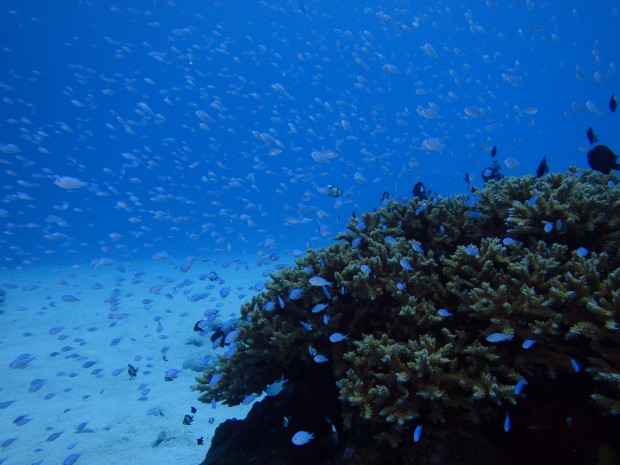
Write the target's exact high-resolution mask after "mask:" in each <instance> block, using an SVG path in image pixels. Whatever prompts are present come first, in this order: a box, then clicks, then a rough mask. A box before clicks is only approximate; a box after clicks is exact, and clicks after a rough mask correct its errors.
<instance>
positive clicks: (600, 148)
mask: <svg viewBox="0 0 620 465" xmlns="http://www.w3.org/2000/svg"><path fill="white" fill-rule="evenodd" d="M617 160H618V155H616V154H615V153H613V152H612V151H611V150H610V148H609V147H607V146H606V145H597V146H595V147H594V148H593V149H592V150H590V151H589V152H588V165H590V168H592V169H593V170H596V171H600V172H601V173H604V174H609V173H610V172H611V170H620V165H619V164H618V163H617Z"/></svg>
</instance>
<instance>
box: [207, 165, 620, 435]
mask: <svg viewBox="0 0 620 465" xmlns="http://www.w3.org/2000/svg"><path fill="white" fill-rule="evenodd" d="M616 182H617V179H616V178H615V177H614V176H613V175H611V176H606V175H603V174H600V173H596V172H583V171H579V170H577V169H571V170H569V172H567V173H558V174H550V175H546V176H544V177H542V178H540V179H536V178H535V177H533V176H525V177H522V178H505V179H503V180H501V181H499V182H496V183H490V184H489V185H487V186H486V187H485V188H484V189H482V190H478V191H476V192H474V193H472V195H470V196H457V197H454V198H451V199H440V198H431V199H430V200H420V199H414V200H412V201H410V202H407V203H398V202H395V201H389V202H387V203H385V204H384V205H383V206H382V207H381V208H380V209H378V210H376V211H375V212H372V213H366V214H364V215H363V216H362V217H361V218H353V219H351V221H350V222H349V225H348V231H346V232H344V233H342V234H340V235H339V236H338V237H337V241H338V242H337V243H335V244H334V245H332V246H330V247H328V248H326V249H321V250H317V251H313V250H310V251H308V253H307V254H306V255H305V256H304V257H303V258H301V259H299V260H298V261H297V263H296V264H295V266H293V267H290V268H287V269H284V270H282V271H281V272H278V273H277V274H275V275H273V276H272V281H271V282H270V283H269V284H268V285H267V286H266V290H265V291H264V292H263V293H262V294H260V295H258V296H256V297H254V298H253V299H252V301H251V302H249V303H247V304H245V305H244V306H243V307H242V320H243V323H242V324H241V325H240V328H239V329H240V332H239V336H238V340H237V344H238V347H237V350H236V352H235V353H234V354H233V355H232V357H230V358H229V359H225V358H224V357H222V358H221V360H220V363H219V365H218V366H216V367H214V368H212V369H210V370H208V372H206V373H205V375H204V377H202V378H201V379H199V383H200V384H199V385H198V386H197V389H198V390H200V391H202V395H201V399H202V400H205V401H206V400H210V399H212V398H215V399H216V400H224V401H225V402H227V403H229V404H237V403H240V402H241V401H242V399H243V398H244V397H245V396H247V395H249V394H252V393H260V392H262V391H264V389H265V387H266V386H267V385H268V384H270V383H272V382H274V381H275V380H279V379H280V378H281V376H282V374H285V376H286V377H291V378H293V376H294V375H293V373H291V372H290V368H291V366H292V364H294V363H300V362H301V363H304V364H308V365H310V364H314V363H316V361H315V358H314V356H315V355H316V354H320V355H322V356H324V357H326V358H327V359H328V361H327V362H325V363H328V364H330V366H331V368H332V370H333V374H334V378H335V379H336V380H337V386H338V389H339V392H340V400H341V406H342V413H343V424H344V429H345V431H346V430H347V429H349V430H350V429H353V428H355V429H357V430H359V429H363V430H365V431H368V432H370V433H372V434H373V437H374V438H375V439H376V441H377V442H378V443H379V444H389V445H391V446H398V445H399V444H402V443H404V442H405V443H410V442H411V441H412V439H411V437H412V436H411V435H412V432H413V430H414V428H415V427H416V425H418V424H421V425H424V435H425V437H429V436H430V437H435V438H441V437H442V436H444V435H446V434H447V433H449V432H450V431H451V430H453V429H455V428H461V429H463V428H465V429H466V428H468V427H469V426H471V425H478V424H480V423H481V422H486V423H492V424H496V425H497V429H498V430H500V429H502V425H503V424H504V421H505V420H504V418H505V417H506V413H507V412H519V408H520V404H521V403H522V401H523V400H524V399H526V398H527V396H528V389H529V388H530V386H531V385H532V384H536V383H538V384H539V385H542V384H546V385H548V386H552V385H553V383H557V382H558V379H559V378H560V377H561V379H562V383H563V385H562V386H559V385H558V386H556V387H555V389H558V390H559V389H562V390H569V391H570V387H571V384H575V385H577V384H579V386H581V387H580V388H579V389H575V391H574V392H575V395H578V396H581V397H583V398H582V399H579V401H580V402H581V401H582V402H586V403H591V405H592V406H593V407H596V408H597V409H598V411H599V413H600V414H602V415H605V414H611V415H617V414H619V413H620V336H619V334H618V320H619V313H620V295H619V294H620V255H619V252H618V249H619V246H620V188H618V187H617V186H616V184H615V183H616ZM313 276H319V277H322V278H324V279H325V280H327V281H328V282H331V283H333V286H325V287H321V286H313V285H311V284H310V283H309V279H310V278H311V277H313ZM294 289H300V290H302V291H303V292H302V294H301V297H300V298H298V299H295V300H292V299H290V298H289V293H290V291H292V290H294ZM319 303H323V304H327V306H326V308H325V309H324V310H322V311H318V312H316V313H313V312H312V311H311V309H313V307H314V306H315V305H316V304H319ZM282 307H284V308H282ZM300 322H302V323H306V324H307V325H310V326H309V327H308V326H307V325H306V327H304V325H302V324H300ZM334 333H338V334H339V335H343V336H346V339H344V340H343V341H341V342H336V343H334V342H331V341H330V336H332V335H333V334H334ZM216 373H218V374H221V375H222V376H221V378H220V380H219V382H217V383H211V384H209V381H210V379H211V377H212V375H213V374H216ZM523 380H525V381H523ZM292 381H293V382H297V383H301V382H303V380H300V379H292ZM526 382H527V383H528V385H526ZM583 386H586V388H583ZM551 391H553V389H551ZM506 418H507V417H506ZM507 421H508V420H507V419H506V422H507ZM504 426H506V425H504ZM423 439H424V438H423Z"/></svg>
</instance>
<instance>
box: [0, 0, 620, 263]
mask: <svg viewBox="0 0 620 465" xmlns="http://www.w3.org/2000/svg"><path fill="white" fill-rule="evenodd" d="M93 3H94V4H91V3H88V2H79V3H77V4H76V3H75V2H44V1H39V2H35V1H33V2H27V3H24V2H18V1H8V2H4V4H3V9H2V11H1V12H0V17H1V19H0V20H1V22H2V25H3V26H2V28H1V32H0V58H1V60H2V67H1V68H0V83H2V85H1V86H0V93H1V95H2V98H3V101H2V103H1V104H0V105H1V107H0V108H1V112H0V143H1V144H3V145H2V146H0V147H1V149H2V151H0V169H1V171H0V172H1V176H2V185H3V188H4V190H3V191H2V194H1V195H2V203H1V204H0V209H1V211H0V227H1V228H2V230H3V235H2V236H1V238H0V250H1V253H2V258H3V264H2V266H3V267H6V268H15V267H20V266H24V265H26V266H30V265H32V264H36V263H52V264H53V263H85V262H86V263H88V262H90V261H91V260H93V259H97V258H101V257H109V258H113V259H115V260H119V261H124V260H132V259H140V258H144V257H149V256H150V255H151V254H153V253H156V252H159V251H162V250H165V251H167V252H169V253H171V254H173V255H178V256H180V257H183V256H186V255H196V256H199V257H209V256H214V255H216V254H225V255H232V256H241V255H249V256H250V257H251V259H252V260H254V259H257V258H258V257H259V255H257V254H256V252H257V251H259V250H260V251H262V253H271V252H274V251H277V252H280V253H284V254H286V250H287V249H302V250H303V249H304V248H305V247H307V246H315V245H325V244H328V243H329V242H330V240H331V239H332V237H333V235H334V234H335V233H337V232H338V231H339V230H341V229H342V228H344V225H345V223H346V219H347V218H348V217H349V216H350V215H351V213H352V212H353V211H356V212H357V213H360V212H362V211H364V210H367V209H372V208H375V207H376V206H377V205H379V204H380V198H381V195H382V193H383V191H389V192H390V193H391V194H392V195H393V196H400V197H406V196H410V195H411V187H412V186H413V184H414V183H415V182H416V181H418V180H422V181H423V182H424V183H425V184H426V186H427V188H428V189H430V190H432V191H433V192H436V193H438V194H440V195H442V196H447V195H452V194H457V193H464V192H467V189H468V186H467V185H466V183H465V181H464V177H465V173H469V174H472V175H475V177H476V178H475V180H474V184H477V185H480V183H481V180H480V172H481V171H482V169H483V168H484V167H485V166H488V165H489V164H490V162H491V159H490V154H489V150H490V148H491V147H492V146H493V145H496V146H497V147H498V159H499V161H500V162H502V166H503V160H505V159H506V158H508V157H514V158H516V159H517V160H518V161H519V162H520V166H519V167H518V168H517V169H516V170H514V171H509V170H508V169H507V168H505V167H503V170H504V172H505V174H510V175H522V174H526V173H533V172H534V171H535V169H536V167H537V165H538V163H539V161H540V159H541V158H542V156H543V155H546V156H547V160H548V163H549V165H550V168H551V170H553V171H559V170H565V169H566V168H567V167H568V166H569V165H577V166H580V167H583V168H587V163H586V161H585V152H586V151H587V148H588V145H589V144H588V141H587V139H586V137H585V131H586V129H587V128H588V127H590V126H592V127H593V128H594V131H595V133H596V134H597V135H598V136H599V137H600V139H601V142H602V143H605V144H607V145H609V146H610V147H611V148H612V149H613V150H615V151H618V150H620V149H619V147H620V140H619V139H618V136H617V131H616V130H615V129H616V128H617V127H618V118H619V117H620V116H619V115H618V114H613V113H611V112H610V111H609V107H608V102H609V98H610V96H611V95H612V94H613V93H616V94H620V90H619V89H620V87H619V86H618V75H617V71H616V68H615V63H617V62H618V61H619V60H618V51H617V43H620V33H619V32H618V27H617V24H618V11H617V7H616V6H615V5H614V2H613V1H599V2H597V4H596V8H594V7H588V6H587V5H585V4H583V2H577V1H564V2H561V3H558V2H553V3H543V2H537V1H534V2H524V1H518V2H501V1H498V2H490V1H489V2H486V3H482V2H479V4H476V5H477V6H473V4H472V5H468V6H463V5H462V4H461V3H458V2H449V1H446V2H403V1H401V2H381V3H378V4H377V3H376V2H359V1H333V2H288V3H284V2H282V3H273V4H269V3H266V2H195V1H191V2H190V1H187V2H184V1H180V2H159V1H158V2H152V3H151V2H148V3H147V2H143V1H136V2H121V3H119V4H118V5H117V6H115V7H110V5H109V4H108V5H102V4H100V2H93ZM129 5H133V6H129ZM594 10H596V11H594ZM427 43H430V44H432V46H433V48H434V49H435V51H436V53H437V58H431V57H429V56H427V55H426V54H424V52H423V50H422V46H423V45H424V44H427ZM386 65H393V66H395V67H396V68H397V69H398V71H399V72H398V73H392V72H389V71H387V70H386V69H385V68H386ZM595 73H598V74H596V75H595ZM503 76H510V77H511V78H513V79H514V80H515V81H516V82H517V84H516V85H512V84H510V83H509V82H507V81H506V80H505V79H504V78H503ZM276 85H281V86H283V88H284V89H285V90H286V91H285V92H281V91H278V90H277V86H276ZM416 89H418V91H417V92H416ZM588 101H591V102H593V104H595V105H596V106H597V107H598V108H599V109H600V113H599V114H597V113H595V112H592V111H590V110H588V109H587V108H586V102H588ZM143 103H144V104H146V105H148V107H149V108H150V109H151V110H152V112H153V115H150V114H147V113H145V112H144V108H145V107H144V106H143V105H142V104H143ZM429 105H436V108H437V114H438V115H439V117H438V118H437V119H432V120H431V119H425V118H423V117H422V116H420V115H418V114H417V113H416V108H418V106H420V107H422V108H428V107H429ZM141 106H142V109H141V108H140V107H141ZM470 106H477V107H479V108H481V109H482V110H483V112H484V116H482V117H480V118H470V117H468V116H466V114H465V112H464V109H465V108H466V107H470ZM527 107H535V108H536V109H537V113H535V114H532V115H530V114H527V113H524V112H523V110H524V109H525V108H527ZM197 110H202V111H205V112H206V113H207V114H208V115H209V116H210V118H211V119H212V121H211V122H207V123H206V124H207V125H208V127H209V130H208V131H205V130H203V129H201V128H200V127H199V124H200V123H201V120H200V119H199V118H198V117H197V116H196V111H197ZM155 114H160V115H162V116H163V118H159V117H157V116H154V115H155ZM123 124H125V125H127V127H129V128H130V132H131V133H128V132H127V131H126V130H125V128H124V126H123ZM494 127H495V129H493V128H494ZM291 128H294V131H292V130H291ZM260 134H263V136H262V138H261V136H260ZM266 134H269V135H270V136H271V137H272V139H269V138H268V137H267V136H265V135H266ZM429 137H431V138H433V137H437V138H440V139H441V140H442V141H443V143H444V144H445V149H444V150H442V151H439V152H429V151H427V150H426V149H424V147H423V146H422V141H423V140H424V139H426V138H429ZM275 140H277V141H278V143H277V144H278V145H275V144H274V143H273V141H275ZM9 144H13V145H9ZM15 146H16V147H17V148H18V151H16V150H13V148H14V147H15ZM324 149H325V150H333V151H335V153H336V154H337V157H336V158H333V159H331V160H330V162H329V163H327V164H320V163H317V162H315V161H314V160H313V159H312V157H311V153H312V152H313V151H315V150H324ZM274 151H277V153H275V152H274ZM15 152H17V153H15ZM123 154H130V156H127V155H125V156H124V155H123ZM129 158H133V160H134V161H132V160H130V159H129ZM356 172H359V173H360V174H362V175H363V176H364V178H365V179H366V182H364V183H358V182H355V180H354V174H355V173H356ZM55 175H59V176H72V177H76V178H79V179H80V180H83V181H86V182H87V183H88V186H87V187H84V188H81V189H78V190H75V191H67V190H63V189H61V188H59V187H57V186H56V185H54V179H55V177H54V176H55ZM205 180H206V181H207V182H205ZM328 184H331V185H336V186H338V187H339V188H340V189H341V191H342V192H343V193H344V196H343V197H341V198H340V199H337V200H336V201H335V200H334V199H333V198H331V197H328V196H326V195H325V194H322V193H320V192H319V191H318V188H321V187H324V186H326V185H328ZM65 207H66V208H65ZM63 209H64V210H63ZM61 210H62V211H61ZM319 211H324V212H325V213H326V214H328V215H329V216H327V217H325V216H324V215H321V216H319V215H318V213H317V212H319ZM49 215H57V216H59V217H61V218H62V219H63V220H64V221H65V222H66V224H67V225H66V226H59V225H57V224H54V223H52V222H48V221H46V219H49V218H48V216H49ZM246 215H247V216H246ZM338 217H340V221H338ZM129 218H139V219H140V222H138V223H132V222H130V221H129ZM291 223H295V224H291ZM319 229H320V230H322V231H323V233H324V234H323V235H321V234H319ZM54 233H62V234H64V235H65V237H64V238H61V239H51V238H50V235H52V234H54ZM110 234H113V235H114V234H118V235H120V237H119V238H118V239H114V238H113V237H110Z"/></svg>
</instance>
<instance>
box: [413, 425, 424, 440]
mask: <svg viewBox="0 0 620 465" xmlns="http://www.w3.org/2000/svg"><path fill="white" fill-rule="evenodd" d="M421 436H422V425H418V426H416V427H415V430H413V442H419V441H420V437H421Z"/></svg>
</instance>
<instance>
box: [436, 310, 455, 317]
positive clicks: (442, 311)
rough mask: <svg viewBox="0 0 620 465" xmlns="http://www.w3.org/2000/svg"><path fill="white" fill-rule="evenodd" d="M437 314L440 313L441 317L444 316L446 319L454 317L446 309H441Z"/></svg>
mask: <svg viewBox="0 0 620 465" xmlns="http://www.w3.org/2000/svg"><path fill="white" fill-rule="evenodd" d="M437 313H439V316H442V317H444V318H447V317H449V316H452V312H451V311H449V310H446V309H445V308H440V309H439V310H437Z"/></svg>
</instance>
